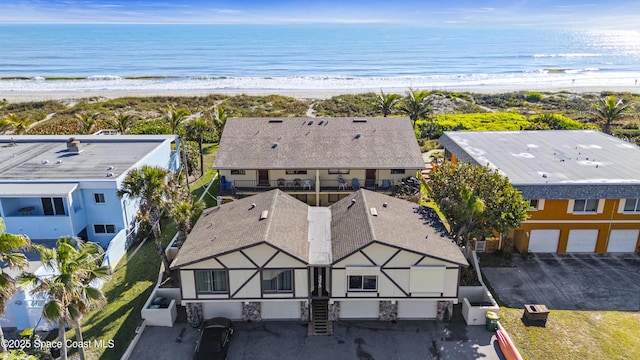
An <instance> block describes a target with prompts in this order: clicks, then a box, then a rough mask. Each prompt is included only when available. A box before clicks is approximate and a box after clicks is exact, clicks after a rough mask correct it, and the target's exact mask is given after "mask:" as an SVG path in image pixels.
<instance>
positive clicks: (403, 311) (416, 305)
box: [398, 300, 438, 319]
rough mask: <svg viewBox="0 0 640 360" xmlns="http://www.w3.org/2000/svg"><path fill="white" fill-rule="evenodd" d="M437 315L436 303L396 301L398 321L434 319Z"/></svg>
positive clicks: (427, 301)
mask: <svg viewBox="0 0 640 360" xmlns="http://www.w3.org/2000/svg"><path fill="white" fill-rule="evenodd" d="M437 315H438V302H437V301H429V300H426V301H408V300H403V301H398V318H400V319H435V318H436V316H437Z"/></svg>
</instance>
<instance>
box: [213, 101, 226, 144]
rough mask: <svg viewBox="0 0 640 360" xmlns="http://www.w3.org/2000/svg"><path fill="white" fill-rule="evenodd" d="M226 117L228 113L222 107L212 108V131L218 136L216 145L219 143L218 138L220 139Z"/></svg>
mask: <svg viewBox="0 0 640 360" xmlns="http://www.w3.org/2000/svg"><path fill="white" fill-rule="evenodd" d="M228 117H229V113H228V112H227V111H226V110H225V109H224V108H223V107H222V106H220V105H218V106H216V107H214V108H213V113H212V118H213V129H214V130H215V133H216V135H217V136H218V143H219V142H220V138H222V131H224V125H225V124H226V123H227V118H228Z"/></svg>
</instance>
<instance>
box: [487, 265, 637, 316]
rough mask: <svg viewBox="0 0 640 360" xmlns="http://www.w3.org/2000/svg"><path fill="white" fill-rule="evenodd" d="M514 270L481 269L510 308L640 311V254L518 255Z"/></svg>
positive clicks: (496, 293)
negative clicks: (526, 305)
mask: <svg viewBox="0 0 640 360" xmlns="http://www.w3.org/2000/svg"><path fill="white" fill-rule="evenodd" d="M513 264H514V265H515V268H485V267H482V263H481V264H480V267H481V268H482V272H483V273H484V275H485V277H486V279H487V280H488V282H489V284H490V285H491V288H493V290H494V295H497V297H498V299H499V300H500V302H502V303H503V304H505V305H506V306H508V307H512V308H522V307H523V305H524V304H545V305H546V306H547V307H548V308H549V309H557V310H631V311H640V296H638V294H640V255H638V254H542V253H540V254H534V256H533V258H531V259H527V260H523V259H522V258H521V257H520V256H518V255H515V256H514V258H513Z"/></svg>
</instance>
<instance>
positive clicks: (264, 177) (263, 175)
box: [258, 170, 269, 186]
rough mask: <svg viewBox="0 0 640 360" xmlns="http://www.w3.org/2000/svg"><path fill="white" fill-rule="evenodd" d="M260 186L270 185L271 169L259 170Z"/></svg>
mask: <svg viewBox="0 0 640 360" xmlns="http://www.w3.org/2000/svg"><path fill="white" fill-rule="evenodd" d="M258 186H269V170H258Z"/></svg>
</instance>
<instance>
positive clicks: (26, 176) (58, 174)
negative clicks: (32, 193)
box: [0, 135, 175, 182]
mask: <svg viewBox="0 0 640 360" xmlns="http://www.w3.org/2000/svg"><path fill="white" fill-rule="evenodd" d="M71 137H74V138H76V139H78V140H80V153H79V154H72V153H69V152H67V144H66V143H67V140H69V138H71ZM174 138H175V136H174V135H135V136H132V135H103V136H98V135H74V136H69V135H39V136H36V135H11V136H7V135H0V181H6V182H16V181H43V182H44V181H65V180H66V181H80V180H108V179H109V178H107V172H110V173H112V174H113V175H112V178H117V177H118V176H120V175H122V174H123V173H125V172H126V171H127V170H128V169H130V168H131V167H133V166H134V165H135V164H136V163H137V162H138V161H140V160H141V159H142V158H143V157H145V156H146V155H147V154H149V153H150V152H152V151H153V150H154V149H156V148H157V147H158V146H160V144H162V143H163V142H164V141H171V140H173V139H174ZM12 141H13V142H14V143H15V145H12ZM109 167H112V169H109ZM108 169H109V170H108Z"/></svg>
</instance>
